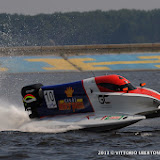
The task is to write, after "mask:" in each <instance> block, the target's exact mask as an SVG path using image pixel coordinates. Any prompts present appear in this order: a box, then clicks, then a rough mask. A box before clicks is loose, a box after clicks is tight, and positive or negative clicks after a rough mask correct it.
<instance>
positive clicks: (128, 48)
mask: <svg viewBox="0 0 160 160" xmlns="http://www.w3.org/2000/svg"><path fill="white" fill-rule="evenodd" d="M159 51H160V43H137V44H136V43H135V44H96V45H65V46H24V47H0V56H38V55H59V56H65V55H67V56H68V55H86V54H114V53H115V54H120V53H136V52H150V53H151V52H159Z"/></svg>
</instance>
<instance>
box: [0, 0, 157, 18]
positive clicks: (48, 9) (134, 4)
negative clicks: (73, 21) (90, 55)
mask: <svg viewBox="0 0 160 160" xmlns="http://www.w3.org/2000/svg"><path fill="white" fill-rule="evenodd" d="M122 8H128V9H144V10H151V9H155V8H160V0H0V13H18V14H28V15H35V14H39V13H54V12H71V11H81V12H83V11H91V10H97V9H100V10H103V11H107V10H111V9H116V10H117V9H122Z"/></svg>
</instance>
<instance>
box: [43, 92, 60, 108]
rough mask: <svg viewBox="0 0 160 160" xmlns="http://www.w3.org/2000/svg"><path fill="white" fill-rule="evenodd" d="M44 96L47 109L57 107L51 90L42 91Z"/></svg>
mask: <svg viewBox="0 0 160 160" xmlns="http://www.w3.org/2000/svg"><path fill="white" fill-rule="evenodd" d="M44 98H45V101H46V104H47V108H49V109H52V108H57V104H56V101H55V97H54V91H53V90H46V91H44Z"/></svg>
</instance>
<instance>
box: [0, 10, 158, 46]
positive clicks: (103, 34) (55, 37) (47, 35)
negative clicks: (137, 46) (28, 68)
mask: <svg viewBox="0 0 160 160" xmlns="http://www.w3.org/2000/svg"><path fill="white" fill-rule="evenodd" d="M154 42H160V9H155V10H151V11H143V10H127V9H122V10H118V11H114V10H111V11H100V10H97V11H90V12H69V13H54V14H39V15H35V16H28V15H18V14H13V15H11V14H0V46H44V45H47V46H50V45H85V44H122V43H154Z"/></svg>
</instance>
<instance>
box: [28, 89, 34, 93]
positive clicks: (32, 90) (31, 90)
mask: <svg viewBox="0 0 160 160" xmlns="http://www.w3.org/2000/svg"><path fill="white" fill-rule="evenodd" d="M34 91H35V89H30V90H27V91H26V93H33V92H34Z"/></svg>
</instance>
